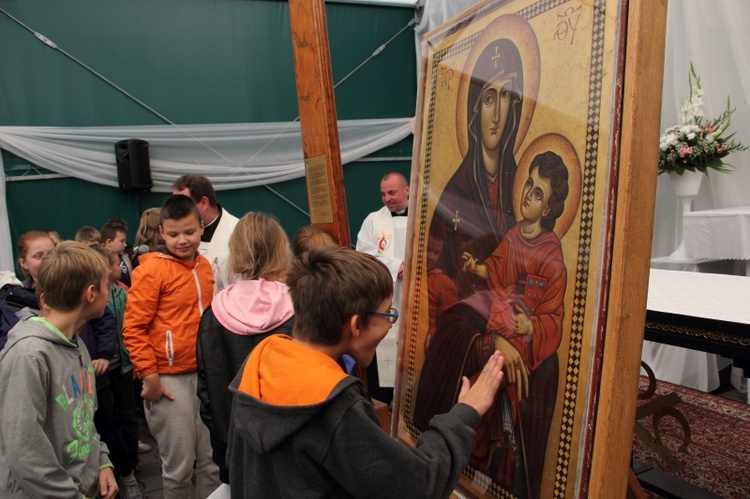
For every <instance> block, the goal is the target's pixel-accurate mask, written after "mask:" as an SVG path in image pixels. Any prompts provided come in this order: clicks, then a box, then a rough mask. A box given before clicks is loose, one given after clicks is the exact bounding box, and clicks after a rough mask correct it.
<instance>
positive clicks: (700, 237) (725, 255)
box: [682, 206, 750, 276]
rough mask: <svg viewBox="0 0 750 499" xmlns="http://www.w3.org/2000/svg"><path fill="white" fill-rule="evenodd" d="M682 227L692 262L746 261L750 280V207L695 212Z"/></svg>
mask: <svg viewBox="0 0 750 499" xmlns="http://www.w3.org/2000/svg"><path fill="white" fill-rule="evenodd" d="M682 223H683V241H684V243H685V254H686V255H687V256H688V258H695V259H710V260H744V261H745V275H746V276H750V206H738V207H735V208H722V209H718V210H701V211H692V212H688V213H684V214H683V218H682Z"/></svg>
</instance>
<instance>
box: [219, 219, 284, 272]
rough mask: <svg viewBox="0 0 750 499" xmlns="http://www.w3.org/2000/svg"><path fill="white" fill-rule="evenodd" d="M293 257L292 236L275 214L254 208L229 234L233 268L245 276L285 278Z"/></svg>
mask: <svg viewBox="0 0 750 499" xmlns="http://www.w3.org/2000/svg"><path fill="white" fill-rule="evenodd" d="M291 261H292V251H291V248H290V245H289V238H288V237H287V235H286V232H284V229H283V228H282V227H281V224H279V222H278V220H276V218H275V217H273V216H272V215H266V214H265V213H260V212H254V211H251V212H249V213H247V214H246V215H245V216H244V217H242V218H241V219H240V220H239V222H237V225H236V226H235V228H234V232H232V235H231V237H230V238H229V268H230V269H232V272H234V273H235V274H239V275H240V276H242V279H245V280H249V279H265V280H267V281H279V280H282V279H284V277H285V276H286V273H287V271H288V270H289V265H290V264H291Z"/></svg>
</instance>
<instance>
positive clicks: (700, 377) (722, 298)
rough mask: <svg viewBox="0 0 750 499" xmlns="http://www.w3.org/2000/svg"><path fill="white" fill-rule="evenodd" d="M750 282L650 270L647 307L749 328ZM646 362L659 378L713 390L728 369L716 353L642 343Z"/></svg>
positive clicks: (704, 274) (741, 279)
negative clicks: (736, 323)
mask: <svg viewBox="0 0 750 499" xmlns="http://www.w3.org/2000/svg"><path fill="white" fill-rule="evenodd" d="M748 297H750V278H747V277H743V276H735V275H727V274H707V273H701V272H680V271H673V270H659V269H651V272H650V277H649V285H648V309H649V310H653V311H656V312H667V313H672V314H680V315H687V316H693V317H704V318H707V319H717V320H725V321H731V322H740V323H747V324H750V307H748V306H747V300H748ZM641 360H643V361H644V362H645V363H646V364H648V365H649V367H651V368H652V369H653V370H654V374H655V375H656V378H657V379H660V380H663V381H668V382H670V383H674V384H678V385H683V386H687V387H690V388H694V389H696V390H701V391H704V392H708V391H711V390H715V389H716V388H718V387H719V369H723V368H724V367H726V366H728V365H729V362H728V361H727V360H726V359H723V358H722V357H720V356H718V355H714V354H709V353H706V352H701V351H698V350H689V349H686V348H681V347H675V346H671V345H663V344H661V343H655V342H651V341H644V342H643V352H642V355H641Z"/></svg>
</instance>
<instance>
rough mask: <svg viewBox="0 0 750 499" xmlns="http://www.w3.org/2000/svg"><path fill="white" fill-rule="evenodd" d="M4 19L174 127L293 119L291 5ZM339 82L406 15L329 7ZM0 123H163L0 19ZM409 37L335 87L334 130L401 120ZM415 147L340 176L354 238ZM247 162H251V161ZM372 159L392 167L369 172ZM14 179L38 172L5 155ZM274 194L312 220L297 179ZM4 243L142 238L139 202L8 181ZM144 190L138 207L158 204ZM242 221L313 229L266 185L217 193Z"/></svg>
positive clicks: (93, 188) (84, 189)
mask: <svg viewBox="0 0 750 499" xmlns="http://www.w3.org/2000/svg"><path fill="white" fill-rule="evenodd" d="M0 8H2V9H3V10H5V11H6V12H7V13H8V14H10V15H12V16H13V17H14V18H16V19H17V20H18V21H20V22H22V23H23V24H24V25H26V26H27V27H29V28H31V29H32V30H35V31H37V32H39V33H41V34H43V35H44V36H46V37H47V38H49V39H50V40H52V41H53V42H54V43H56V44H57V45H58V46H59V47H60V48H61V49H62V50H64V51H65V52H67V53H68V54H70V55H71V56H72V57H74V58H76V59H78V60H79V61H81V62H83V63H84V64H86V65H87V66H89V67H90V68H92V69H94V70H95V71H97V72H98V73H100V74H101V75H103V76H105V77H106V78H107V79H109V80H110V81H112V82H113V83H115V84H116V85H117V86H119V87H120V88H121V89H123V90H125V91H126V92H128V93H130V94H132V95H133V96H135V97H136V98H138V99H139V100H141V101H143V102H144V103H146V104H147V105H148V106H150V107H151V108H153V109H154V110H156V111H158V112H159V113H160V114H162V115H164V116H165V117H167V118H168V119H169V120H171V121H172V122H174V123H178V124H190V123H243V122H274V121H276V122H289V121H292V120H294V119H295V118H296V117H297V115H298V111H297V101H296V87H295V80H294V67H293V58H292V48H291V35H290V28H289V12H288V5H287V3H286V2H280V1H260V0H212V1H211V0H159V1H157V2H155V1H153V0H129V1H127V2H123V1H95V0H66V1H65V2H60V1H58V0H3V1H2V2H0ZM326 15H327V22H328V32H329V42H330V47H331V60H332V70H333V80H334V83H337V82H339V81H340V80H342V79H343V78H344V77H345V76H346V75H347V74H349V73H350V72H351V71H352V70H353V69H354V68H356V67H357V66H358V65H360V63H362V62H363V61H364V60H365V59H367V58H368V57H369V56H370V55H371V54H372V53H373V51H374V50H375V49H376V48H378V47H379V46H380V45H381V44H383V43H385V42H386V41H387V40H389V39H390V38H391V37H393V36H394V35H395V34H396V33H398V32H399V31H400V30H401V29H402V28H404V27H405V26H406V25H407V23H408V22H409V21H410V20H411V19H412V18H413V17H414V15H415V12H414V10H413V9H408V8H403V7H385V6H383V7H381V6H372V5H353V4H339V3H328V4H326ZM0 46H2V47H3V48H4V49H5V50H4V51H3V53H4V56H3V61H2V62H1V63H0V64H2V71H0V126H117V125H156V124H165V122H164V121H163V120H162V119H161V118H159V117H157V116H156V115H155V114H153V113H152V112H150V111H148V110H146V109H144V107H142V106H141V105H139V104H137V103H136V102H134V101H133V100H131V99H130V98H129V97H127V96H126V95H124V94H123V93H122V92H121V91H119V90H117V89H115V88H113V87H112V86H110V85H108V84H106V83H105V82H103V81H102V80H101V79H99V78H97V77H96V76H95V75H93V74H92V73H91V72H89V71H88V70H86V69H85V68H83V67H81V66H80V65H79V64H77V63H76V62H74V61H73V60H71V59H70V58H69V57H67V56H66V55H64V54H63V53H62V52H61V51H58V50H53V49H51V48H50V47H48V46H46V45H44V44H43V43H41V42H40V41H39V40H37V38H35V37H34V36H33V34H32V33H30V32H29V31H28V30H27V29H25V28H24V27H22V26H20V25H19V24H18V23H17V22H16V21H14V20H12V19H10V18H9V17H8V16H6V15H4V14H3V13H0ZM415 73H416V61H415V52H414V36H413V29H412V28H408V29H406V30H404V31H403V32H402V33H401V34H400V35H399V36H398V37H396V38H395V39H394V40H393V41H392V42H391V43H390V44H389V45H388V46H387V48H386V49H385V50H383V51H382V52H381V53H380V54H379V55H378V56H376V57H374V58H373V59H371V60H370V61H369V62H368V63H366V64H365V65H364V66H362V68H361V69H359V70H358V71H357V72H355V73H354V74H353V75H351V76H350V77H349V78H347V79H346V80H345V81H344V82H342V83H341V84H340V85H339V86H338V87H337V88H336V91H335V96H336V107H337V114H338V118H339V119H368V118H390V117H408V116H413V115H414V109H415V101H416V74H415ZM411 148H412V141H411V139H407V140H404V141H402V142H400V143H398V144H395V145H393V146H391V147H389V148H387V149H385V150H382V151H379V152H378V153H376V154H374V155H372V156H371V157H370V158H369V159H370V160H369V161H360V162H355V163H350V164H348V165H345V166H344V180H345V187H346V192H347V204H348V208H349V223H350V229H351V232H352V238H353V239H354V238H355V237H356V233H357V231H358V229H359V225H360V223H361V221H362V220H363V219H364V217H365V216H366V214H367V213H369V212H370V211H373V210H374V209H377V208H378V207H380V206H381V204H380V203H381V202H380V196H379V190H378V185H379V180H380V178H381V177H382V176H383V174H385V173H386V172H388V171H391V170H397V171H401V172H403V173H405V174H407V175H408V173H409V172H410V169H411V162H410V157H411V152H412V151H411ZM251 154H252V151H248V155H251ZM378 157H380V158H399V159H396V160H387V161H372V159H377V158H378ZM3 159H4V162H5V172H6V174H7V175H8V176H10V177H11V178H12V177H15V176H17V175H20V174H22V173H23V172H26V171H28V170H29V169H30V168H31V167H32V166H33V165H30V164H29V163H28V161H26V160H24V159H22V158H18V157H16V156H14V155H12V154H10V153H8V152H7V151H3ZM270 187H271V189H273V190H274V191H276V192H278V194H280V195H281V196H283V197H285V198H287V199H288V200H290V201H291V202H292V203H294V205H296V206H298V207H300V208H302V209H303V210H307V196H306V191H305V184H304V178H300V179H296V180H292V181H288V182H282V183H278V184H273V185H271V186H270ZM6 194H7V205H8V211H9V217H10V226H11V237H12V239H13V241H16V240H17V238H18V236H19V235H20V234H22V233H23V232H26V231H28V230H31V229H46V228H51V229H57V230H58V231H59V232H60V233H61V235H62V236H63V237H64V238H72V237H73V234H74V233H75V231H76V230H77V229H78V228H79V227H80V226H82V225H92V226H94V227H100V226H101V225H102V224H103V223H104V221H105V220H106V219H108V218H110V217H121V218H124V219H125V220H126V221H127V222H128V223H129V225H130V227H131V231H130V232H131V233H130V234H129V240H130V241H131V242H132V236H133V235H134V233H135V228H136V227H137V221H138V218H137V215H138V213H137V208H136V206H137V205H136V200H135V197H134V195H133V194H126V193H123V192H120V191H119V190H118V189H116V188H111V187H106V186H102V185H98V184H92V183H88V182H84V181H81V180H77V179H73V178H52V179H42V180H34V181H10V182H8V183H7V184H6ZM163 198H164V193H148V194H145V195H144V196H143V198H142V207H143V208H146V207H149V206H157V205H160V204H161V201H162V200H163ZM218 198H219V202H220V203H221V204H222V205H224V206H225V207H226V208H227V209H228V210H229V211H230V212H232V213H233V214H235V215H237V216H241V215H242V214H244V213H246V212H248V211H255V210H258V211H264V212H267V213H272V214H274V215H276V216H277V217H278V218H279V220H280V221H281V223H282V225H283V226H284V228H285V229H286V230H287V232H288V233H289V234H290V236H291V235H293V234H294V232H295V231H296V230H297V229H298V228H299V227H301V226H303V225H306V224H307V223H309V219H308V218H307V217H306V216H305V215H304V213H302V212H301V211H300V210H299V209H298V208H296V207H295V206H292V204H290V203H289V202H288V201H286V200H284V199H282V198H281V197H280V196H279V195H277V194H276V193H274V192H272V191H271V190H269V189H267V188H265V187H256V188H249V189H238V190H230V191H220V192H218Z"/></svg>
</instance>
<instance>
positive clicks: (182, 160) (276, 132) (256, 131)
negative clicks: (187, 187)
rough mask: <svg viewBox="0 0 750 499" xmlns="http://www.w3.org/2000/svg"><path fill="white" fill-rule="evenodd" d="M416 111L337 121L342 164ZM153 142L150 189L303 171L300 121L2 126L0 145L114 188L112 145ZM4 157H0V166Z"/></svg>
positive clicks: (3, 222)
mask: <svg viewBox="0 0 750 499" xmlns="http://www.w3.org/2000/svg"><path fill="white" fill-rule="evenodd" d="M410 123H411V118H392V119H377V120H345V121H340V122H339V123H338V125H339V142H340V148H341V160H342V163H344V164H345V163H349V162H352V161H356V160H358V159H360V158H363V157H365V156H367V155H369V154H372V153H374V152H376V151H378V150H380V149H383V148H384V147H387V146H389V145H392V144H395V143H396V142H398V141H400V140H402V139H404V138H406V137H407V136H408V135H409V134H410V133H411V128H410ZM131 138H137V139H142V140H146V141H147V142H148V143H149V156H150V160H151V176H152V178H153V181H154V187H153V190H154V191H157V192H169V191H171V185H172V183H173V182H174V181H175V180H176V179H177V178H178V177H179V176H181V175H184V174H186V173H199V174H201V175H204V176H206V177H207V178H208V179H210V180H211V182H212V183H213V185H214V188H215V189H217V190H226V189H240V188H245V187H253V186H258V185H267V184H273V183H277V182H283V181H285V180H290V179H294V178H298V177H302V176H304V174H305V167H304V160H303V153H302V140H301V135H300V126H299V122H293V123H240V124H217V125H179V126H173V125H159V126H125V127H86V128H72V127H0V147H2V148H3V149H6V150H8V151H10V152H12V153H13V154H16V155H17V156H20V157H22V158H24V159H27V160H28V161H30V162H32V163H34V164H35V165H39V166H41V167H43V168H46V169H48V170H51V171H53V172H56V173H61V174H64V175H68V176H71V177H75V178H78V179H81V180H85V181H87V182H94V183H97V184H102V185H108V186H111V187H117V185H118V184H117V165H116V162H115V150H114V144H115V143H116V142H118V141H119V140H123V139H131ZM1 166H2V157H0V167H1ZM0 194H2V195H3V196H2V199H3V202H2V208H1V210H2V211H0V256H1V258H2V259H1V260H0V269H8V270H10V269H12V268H13V262H12V258H11V254H12V253H11V241H10V231H9V230H8V217H7V215H8V214H7V206H6V203H5V178H4V176H3V179H2V180H1V181H0Z"/></svg>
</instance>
